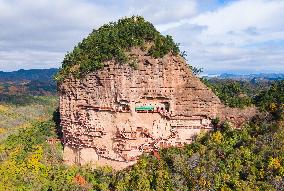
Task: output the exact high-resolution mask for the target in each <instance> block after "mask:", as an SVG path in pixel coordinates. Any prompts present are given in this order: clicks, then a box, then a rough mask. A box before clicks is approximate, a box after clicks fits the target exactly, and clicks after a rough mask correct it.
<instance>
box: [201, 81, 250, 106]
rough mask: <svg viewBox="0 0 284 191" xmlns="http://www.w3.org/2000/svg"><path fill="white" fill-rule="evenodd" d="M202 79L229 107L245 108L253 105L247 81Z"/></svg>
mask: <svg viewBox="0 0 284 191" xmlns="http://www.w3.org/2000/svg"><path fill="white" fill-rule="evenodd" d="M202 81H203V83H204V84H206V85H207V86H208V87H209V88H211V89H212V91H213V92H214V93H215V94H216V95H217V96H218V97H219V98H220V100H221V101H222V102H223V103H224V104H225V105H227V106H229V107H239V108H244V107H246V106H250V105H252V98H251V97H250V92H249V91H250V89H249V87H248V86H247V84H246V83H245V82H241V81H233V80H206V79H202Z"/></svg>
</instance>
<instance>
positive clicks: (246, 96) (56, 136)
mask: <svg viewBox="0 0 284 191" xmlns="http://www.w3.org/2000/svg"><path fill="white" fill-rule="evenodd" d="M204 81H205V83H206V84H207V85H208V86H209V87H210V88H212V90H213V91H214V92H215V93H216V95H218V96H219V98H220V99H221V100H222V102H223V103H224V104H226V105H228V106H230V107H241V108H242V107H247V106H255V107H257V108H258V109H259V111H261V113H260V114H258V115H257V116H255V117H254V118H253V119H252V120H251V121H248V122H247V123H246V124H245V125H244V126H243V127H242V128H241V129H234V128H232V127H231V126H230V123H228V122H220V121H219V120H218V118H216V119H215V120H213V122H214V130H213V131H211V132H208V133H201V134H200V135H199V136H197V137H196V138H195V142H194V143H192V144H189V145H187V146H186V147H184V148H168V149H163V150H160V151H159V157H157V156H154V155H151V154H149V155H146V154H145V155H143V156H141V157H140V159H139V161H138V163H137V164H135V165H134V166H133V167H131V168H128V169H125V170H123V171H114V170H112V169H111V168H110V167H104V168H99V167H98V168H96V169H92V168H91V167H90V166H88V165H86V166H66V165H64V164H63V159H62V149H63V147H62V144H61V142H60V138H61V135H62V134H61V129H60V126H59V121H60V118H59V115H58V112H57V109H56V108H57V104H58V103H57V97H56V96H45V95H39V96H38V95H37V96H27V95H26V96H24V97H22V96H19V95H9V96H8V95H5V96H6V97H5V99H4V98H2V99H1V100H0V102H1V103H0V118H1V123H0V127H1V128H0V190H3V191H4V190H5V191H6V190H98V191H100V190H101V191H107V190H118V191H139V190H141V191H142V190H143V191H148V190H149V191H150V190H153V191H154V190H167V191H170V190H173V191H185V190H222V191H229V190H263V191H266V190H275V191H278V190H279V191H280V190H283V188H284V149H283V145H284V104H283V103H284V81H274V82H261V83H257V84H255V83H251V82H244V81H234V80H218V79H213V80H212V79H211V80H204ZM7 96H8V97H7ZM2 97H3V95H2ZM18 116H21V117H18Z"/></svg>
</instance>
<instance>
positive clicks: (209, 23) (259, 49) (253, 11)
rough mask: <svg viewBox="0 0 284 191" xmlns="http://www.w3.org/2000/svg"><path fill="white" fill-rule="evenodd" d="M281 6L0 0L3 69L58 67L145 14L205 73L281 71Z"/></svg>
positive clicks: (270, 2)
mask: <svg viewBox="0 0 284 191" xmlns="http://www.w3.org/2000/svg"><path fill="white" fill-rule="evenodd" d="M283 10H284V0H240V1H238V0H231V1H229V0H175V1H170V0H143V1H134V0H119V1H118V0H109V1H108V0H37V1H34V0H0V26H1V31H0V70H3V71H13V70H18V69H22V68H23V69H30V68H51V67H59V66H60V63H61V61H62V60H63V57H64V55H65V53H66V52H67V51H71V50H72V49H73V47H74V45H75V44H77V43H78V42H79V41H81V40H82V38H84V37H86V36H87V35H88V34H89V33H90V32H91V31H92V29H94V28H98V27H99V26H100V25H102V24H104V23H106V22H109V21H116V20H117V19H119V18H121V17H124V16H131V15H142V16H144V17H145V18H146V19H147V20H149V21H150V22H152V23H153V24H154V25H155V26H156V28H157V29H158V30H159V31H160V32H162V33H163V34H169V35H172V36H173V37H174V39H175V41H176V42H178V43H180V44H181V49H182V50H185V51H186V52H187V53H188V58H187V59H188V62H189V63H190V64H191V65H193V66H196V67H202V68H204V73H211V74H212V73H223V72H230V73H269V72H276V73H279V72H284V30H283V29H284V19H283V18H284V11H283Z"/></svg>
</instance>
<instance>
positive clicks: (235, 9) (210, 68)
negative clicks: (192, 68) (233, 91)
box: [165, 0, 284, 72]
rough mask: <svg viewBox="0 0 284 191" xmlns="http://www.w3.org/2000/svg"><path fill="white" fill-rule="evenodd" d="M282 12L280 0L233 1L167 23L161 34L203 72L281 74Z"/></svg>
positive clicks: (283, 13) (282, 4)
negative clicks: (175, 42) (168, 36)
mask: <svg viewBox="0 0 284 191" xmlns="http://www.w3.org/2000/svg"><path fill="white" fill-rule="evenodd" d="M283 9H284V1H280V0H278V1H276V0H275V1H267V0H249V1H248V0H247V1H246V0H244V1H234V2H233V3H229V4H227V5H226V6H224V7H219V8H218V9H216V10H213V11H209V12H204V13H200V14H199V15H197V16H196V17H193V18H189V19H186V20H183V21H179V22H177V23H171V24H169V25H168V27H165V28H166V29H167V30H166V31H165V33H170V34H172V35H173V36H174V37H175V39H177V40H178V41H180V42H181V44H182V45H183V47H182V48H183V49H185V50H187V51H189V60H190V61H191V64H193V65H196V66H198V67H203V68H204V69H205V71H206V72H218V71H221V72H224V71H232V72H245V71H247V72H253V71H270V72H271V71H276V72H277V71H278V72H280V71H281V70H282V71H284V64H283V61H282V60H284V55H283V54H282V53H283V52H284V32H283V31H284V30H283V29H284V20H283V19H282V18H283V17H284V12H283ZM189 26H191V28H190V27H189ZM192 27H194V28H192ZM198 28H199V29H202V30H200V31H198V30H195V29H198ZM182 37H185V38H184V39H183V38H182ZM272 42H279V43H276V44H275V43H272Z"/></svg>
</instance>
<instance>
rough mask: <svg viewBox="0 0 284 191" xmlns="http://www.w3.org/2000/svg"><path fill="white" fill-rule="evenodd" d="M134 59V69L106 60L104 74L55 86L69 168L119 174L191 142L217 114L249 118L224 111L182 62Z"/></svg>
mask: <svg viewBox="0 0 284 191" xmlns="http://www.w3.org/2000/svg"><path fill="white" fill-rule="evenodd" d="M132 54H133V55H132V57H135V67H137V68H136V69H134V68H133V67H130V66H129V65H128V64H118V63H115V62H114V61H109V62H107V63H105V67H104V69H103V70H100V71H97V72H93V73H90V74H88V75H86V76H85V77H84V78H83V79H76V78H74V77H69V78H66V79H65V80H64V81H63V82H61V83H60V84H59V92H60V113H61V125H62V126H63V133H64V146H65V148H64V160H65V161H66V162H67V163H69V164H73V163H78V164H85V163H89V162H91V163H92V164H94V165H110V166H112V167H113V168H115V169H123V168H125V167H127V166H130V165H132V164H134V163H135V162H136V161H137V159H138V157H139V156H140V155H141V154H142V153H143V152H152V151H155V150H157V149H159V148H164V147H170V146H177V147H180V146H183V145H184V144H188V143H191V142H192V140H193V138H194V136H195V135H196V134H198V133H200V132H201V131H208V130H210V129H212V124H211V120H212V119H213V118H215V117H217V116H218V115H220V114H222V115H226V116H228V118H229V119H234V118H236V120H235V119H234V120H235V121H238V120H239V122H242V121H244V119H245V118H246V117H248V116H244V117H238V116H237V115H238V114H237V113H238V112H237V111H236V113H233V114H232V113H230V111H229V110H225V109H224V108H225V107H224V106H223V105H222V104H221V102H220V100H219V99H218V97H216V96H215V95H214V94H213V92H212V91H211V90H209V89H208V87H206V86H205V85H204V84H203V83H201V82H200V80H199V79H198V78H197V77H195V76H194V75H193V74H192V72H191V71H190V69H189V68H188V66H187V64H186V63H185V61H184V60H183V59H182V58H181V57H177V56H173V55H171V54H168V55H166V56H164V57H163V58H160V59H154V58H152V57H150V56H147V55H146V54H145V53H144V52H143V51H141V50H134V51H133V52H132ZM224 113H226V114H224ZM231 115H233V116H231ZM240 118H241V119H240Z"/></svg>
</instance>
